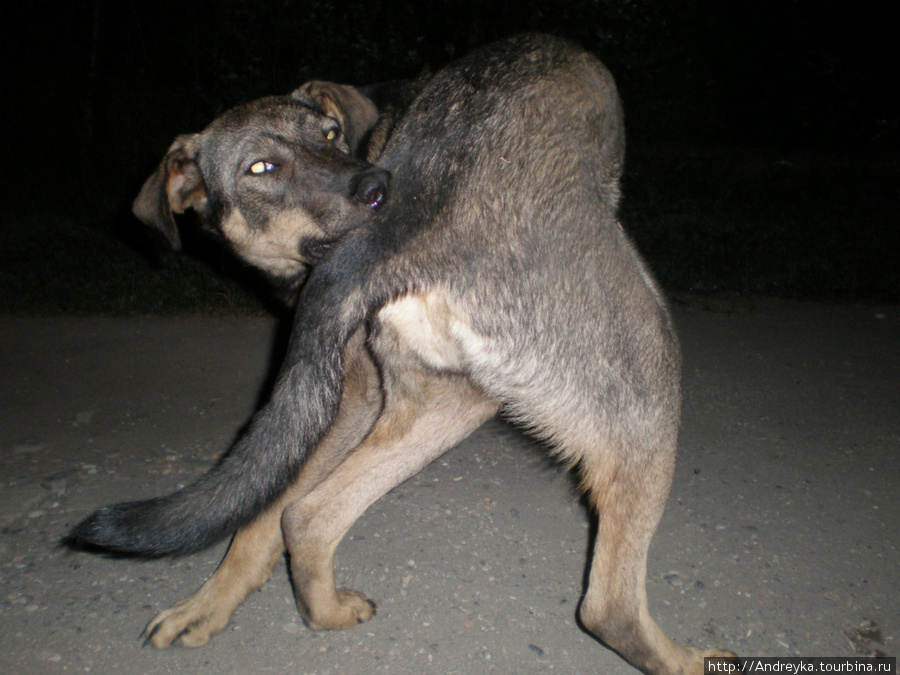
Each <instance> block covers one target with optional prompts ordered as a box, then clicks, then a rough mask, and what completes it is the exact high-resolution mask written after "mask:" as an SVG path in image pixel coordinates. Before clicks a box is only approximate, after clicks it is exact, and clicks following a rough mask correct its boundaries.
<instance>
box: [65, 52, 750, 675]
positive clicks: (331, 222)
mask: <svg viewBox="0 0 900 675" xmlns="http://www.w3.org/2000/svg"><path fill="white" fill-rule="evenodd" d="M317 91H318V92H325V95H324V96H320V94H319V93H317ZM343 91H344V93H347V92H346V90H343ZM327 92H328V87H327V86H326V87H320V88H317V87H316V86H313V87H311V88H310V89H308V90H306V91H304V90H303V89H301V90H300V92H299V93H297V94H295V95H294V97H292V98H291V99H290V100H289V101H285V100H284V99H268V100H266V101H265V102H263V103H261V104H256V105H251V106H250V107H249V108H244V109H241V112H239V113H237V114H228V113H226V115H225V116H224V118H223V120H220V121H217V122H214V123H213V125H212V126H211V127H210V129H208V130H207V131H205V132H203V133H202V134H200V136H199V137H198V138H194V139H193V140H192V142H190V143H187V142H182V144H181V145H180V146H179V142H178V141H176V146H177V147H173V151H170V153H169V155H167V158H166V160H164V162H163V166H162V168H161V171H160V172H159V173H158V174H157V175H156V176H155V177H152V178H151V179H150V181H148V186H149V187H146V186H145V189H144V191H142V194H141V197H139V200H138V202H139V203H138V204H137V205H136V211H137V212H138V214H139V215H143V217H144V219H145V220H148V221H149V222H151V223H153V224H155V225H156V226H160V227H162V228H163V229H164V231H165V228H167V227H169V219H171V214H170V213H166V210H167V209H169V210H170V211H171V210H174V211H176V212H177V211H179V210H184V209H185V208H193V209H195V210H197V211H198V212H200V215H201V218H202V219H203V220H204V221H206V222H208V223H210V224H211V226H212V227H215V228H218V230H219V231H220V232H221V233H222V234H223V236H224V237H225V238H226V240H228V241H229V242H230V243H231V244H232V246H233V247H234V248H235V250H236V252H237V253H238V255H240V256H242V257H243V258H245V259H246V260H248V261H249V262H251V263H252V264H255V265H258V266H260V267H262V268H263V269H264V270H266V271H267V272H268V273H269V274H270V275H273V276H275V277H278V278H280V279H282V281H283V282H284V283H286V284H287V285H288V286H291V285H292V284H294V283H296V282H295V281H293V279H294V278H295V277H296V276H298V275H300V274H301V272H300V271H299V270H300V268H301V267H303V266H304V265H305V264H307V263H310V262H312V263H314V264H313V267H312V270H311V272H310V273H309V276H308V278H307V279H306V281H305V283H304V284H303V286H302V290H301V291H300V295H299V301H298V304H297V309H296V314H295V323H294V331H293V333H292V336H291V342H290V345H289V348H288V354H287V357H286V359H285V363H284V365H283V367H282V371H281V374H280V375H279V379H278V382H277V384H276V388H275V390H274V392H273V395H272V397H271V399H270V401H269V403H268V404H267V405H266V406H265V407H264V408H263V409H262V410H261V411H260V412H259V413H258V414H257V416H256V417H255V418H254V420H253V422H252V424H251V425H250V428H249V430H248V432H247V433H246V435H245V436H244V437H242V439H241V440H240V441H239V442H238V443H237V444H236V445H235V446H234V447H233V448H232V450H231V452H230V453H229V454H227V455H226V456H225V457H224V458H223V460H222V461H221V462H220V463H219V464H217V465H216V466H215V467H214V468H213V469H211V470H210V472H209V473H207V474H206V475H205V476H203V477H201V478H200V479H199V480H198V481H197V482H196V483H194V484H192V485H190V486H188V487H186V488H184V489H183V490H180V491H178V492H175V493H173V494H172V495H169V496H167V497H163V498H157V499H152V500H145V501H140V502H129V503H124V504H117V505H113V506H110V507H106V508H104V509H100V510H99V511H97V512H95V513H94V514H92V515H91V516H89V517H88V518H87V519H86V520H84V521H83V522H82V523H80V524H79V525H78V526H76V527H75V528H74V529H73V530H72V532H71V534H70V538H69V541H70V543H73V544H74V545H81V546H90V547H99V548H103V549H107V550H111V551H116V552H120V553H127V554H133V555H141V556H159V555H179V554H184V553H188V552H191V551H194V550H197V549H199V548H202V547H204V546H206V545H208V544H210V543H212V542H213V541H215V540H218V539H220V538H222V537H224V536H226V535H228V534H230V533H233V532H235V531H236V530H237V531H238V532H237V534H236V535H235V538H234V540H233V542H232V545H231V547H230V549H229V551H228V553H227V555H226V558H225V560H224V561H223V563H222V566H221V567H220V568H219V570H218V571H217V572H216V573H215V575H213V577H211V578H210V580H209V581H207V583H206V584H205V585H204V586H203V587H202V588H201V589H200V591H198V592H197V593H196V594H195V595H194V596H192V597H191V598H189V599H188V600H185V601H183V602H182V603H179V604H178V605H176V606H175V607H173V608H171V609H170V610H167V611H166V612H163V613H162V614H161V615H160V616H158V617H157V618H156V619H154V620H153V621H152V622H151V623H150V625H149V626H148V628H147V634H148V639H149V640H150V642H151V643H152V644H154V645H156V646H168V645H169V644H171V643H172V642H173V641H175V640H176V639H180V641H181V642H182V643H183V644H188V645H198V644H203V643H204V642H206V640H208V639H209V637H210V636H211V635H212V634H213V633H215V632H216V631H217V630H220V629H221V628H222V627H223V626H224V625H225V624H226V623H227V620H228V617H229V616H230V614H231V612H232V611H233V610H234V608H235V607H236V606H237V605H238V604H239V603H240V602H241V600H243V598H244V597H245V596H246V595H247V593H248V592H249V591H250V590H252V589H254V588H257V587H258V586H259V585H260V584H262V583H263V582H264V581H265V579H266V578H267V577H268V575H269V573H270V572H271V569H272V566H273V565H274V563H275V561H277V559H278V557H279V556H280V555H281V552H282V550H283V549H282V546H285V547H286V548H287V551H288V553H289V557H290V567H291V574H292V580H293V583H294V590H295V595H296V599H297V605H298V608H299V609H300V611H301V612H302V613H303V614H304V616H305V618H306V620H307V622H308V623H309V625H310V626H311V627H313V628H347V627H350V626H353V625H355V624H357V623H359V622H361V621H365V620H367V619H369V618H370V617H371V616H372V615H373V613H374V605H373V604H372V602H371V601H370V600H368V598H366V597H365V596H364V595H362V594H361V593H358V592H356V591H338V590H336V585H335V579H334V567H333V557H334V552H335V549H336V547H337V545H338V544H339V542H340V541H341V539H342V537H343V536H344V534H345V533H346V532H347V530H348V529H349V528H350V527H351V525H352V524H353V523H354V522H355V521H356V520H357V518H358V517H359V516H360V515H361V514H362V513H363V512H364V511H365V510H366V508H368V507H369V506H370V505H371V504H372V503H374V502H375V501H376V500H377V499H379V498H380V497H381V496H382V495H384V494H385V493H387V492H388V491H389V490H390V489H391V488H393V487H394V486H396V485H398V484H399V483H400V482H402V481H403V480H405V479H407V478H409V477H410V476H412V475H414V474H415V473H417V472H418V471H420V470H421V469H422V468H423V467H424V466H426V465H427V464H428V463H429V462H431V461H432V460H434V459H435V458H436V457H438V456H440V455H441V454H442V453H443V452H445V451H446V450H447V449H449V448H450V447H452V446H453V445H455V444H456V443H458V442H459V441H460V440H462V439H463V438H465V437H466V436H467V435H468V434H469V433H471V432H472V431H473V430H474V429H475V428H477V427H478V426H479V425H480V424H482V423H483V422H484V421H485V420H487V419H489V418H491V417H493V416H494V415H496V414H497V413H498V412H501V413H502V414H504V415H505V416H506V417H507V418H509V419H510V420H512V421H514V422H516V423H518V424H520V425H521V426H523V427H525V428H526V429H527V430H528V431H530V432H531V433H532V434H533V435H535V436H537V437H538V438H540V439H542V440H544V441H545V442H546V443H547V444H548V446H549V447H550V448H551V449H552V452H553V455H554V456H555V457H556V458H558V459H559V460H560V461H562V462H564V463H565V464H566V465H568V466H569V467H571V468H572V469H573V470H574V471H576V472H577V473H578V476H579V479H580V486H581V488H582V489H583V491H584V493H585V495H586V497H587V500H588V502H589V504H590V505H591V507H592V509H593V510H594V511H596V513H597V515H598V516H599V524H598V529H597V536H596V541H595V545H594V551H593V556H592V559H591V563H590V570H589V573H588V585H587V588H586V590H585V593H584V596H583V598H582V600H581V603H580V606H579V609H578V612H579V616H580V619H581V621H582V624H583V625H584V626H585V627H586V628H587V629H588V630H590V631H591V632H592V633H593V634H594V635H596V636H597V637H598V638H599V639H601V640H602V641H603V642H605V643H606V644H607V645H608V646H609V647H611V648H612V649H614V650H616V651H617V652H618V653H619V654H620V655H622V656H623V657H624V658H625V659H626V660H628V661H629V662H630V663H631V664H633V665H634V666H635V667H637V668H639V669H640V670H642V671H644V672H647V673H655V674H662V673H702V672H706V670H705V663H704V661H705V659H718V660H731V659H733V658H735V657H734V655H733V654H730V653H729V652H724V651H719V650H707V651H701V650H697V649H693V648H689V647H684V646H680V645H677V644H675V643H673V642H672V641H671V640H669V639H668V638H667V637H666V636H665V635H664V633H663V632H662V631H661V629H660V628H659V627H658V626H657V625H656V623H655V622H654V621H653V620H652V619H651V618H650V615H649V611H648V607H647V597H646V590H645V582H644V579H645V576H646V562H647V553H648V548H649V544H650V539H651V537H652V535H653V533H654V531H655V529H656V527H657V524H658V522H659V519H660V517H661V515H662V511H663V508H664V505H665V502H666V499H667V495H668V492H669V487H670V484H671V480H672V474H673V468H674V461H675V450H676V445H677V435H678V427H679V420H680V408H681V399H680V355H679V349H678V344H677V339H676V336H675V332H674V329H673V326H672V323H671V320H670V317H669V314H668V310H667V308H666V304H665V302H664V300H663V297H662V294H661V292H660V291H659V289H658V288H657V286H656V283H655V282H654V280H653V278H652V276H651V275H650V273H649V271H648V270H647V268H646V266H645V264H644V263H643V261H642V260H641V258H640V257H639V255H638V253H637V252H636V250H635V249H634V247H633V245H632V244H631V242H630V241H629V239H628V238H627V236H626V235H625V233H624V231H623V230H622V228H621V226H620V225H619V223H618V221H617V219H616V212H617V206H618V202H619V197H620V189H619V181H620V178H621V173H622V166H623V158H624V123H623V116H622V110H621V105H620V102H619V98H618V94H617V92H616V88H615V84H614V81H613V79H612V76H611V75H610V74H609V72H608V71H607V70H606V69H605V68H604V67H603V65H602V64H601V63H600V62H599V61H597V60H596V59H595V58H594V57H593V56H591V55H590V54H588V53H586V52H584V51H583V50H581V49H579V48H577V47H575V46H573V45H571V44H570V43H568V42H566V41H563V40H560V39H557V38H552V37H548V36H541V35H526V36H519V37H516V38H511V39H508V40H506V41H503V42H499V43H496V44H494V45H490V46H488V47H485V48H482V49H480V50H477V51H475V52H473V53H472V54H470V55H469V56H467V57H465V58H463V59H461V60H460V61H458V62H456V63H454V64H451V65H450V66H448V67H446V68H445V69H444V70H442V71H440V72H438V73H437V74H436V75H434V76H433V77H432V78H430V79H429V80H428V82H427V83H426V84H425V85H424V86H423V87H422V88H421V90H420V91H419V92H418V94H417V95H416V96H415V98H414V100H413V101H412V103H411V104H410V105H409V106H408V108H406V110H405V112H404V113H403V114H402V115H400V117H399V118H398V119H397V120H396V121H395V124H392V125H391V129H392V130H391V132H390V134H389V138H388V139H387V141H386V144H384V145H383V148H381V149H380V150H379V153H378V157H377V161H375V162H374V163H372V162H364V161H361V160H359V159H357V158H356V157H354V150H353V148H354V144H355V143H357V142H358V141H357V140H356V139H357V138H361V136H360V134H359V129H371V128H374V126H377V117H378V115H377V113H374V114H373V111H372V110H368V112H367V113H365V114H362V115H360V112H359V110H355V111H353V112H351V113H350V114H349V116H348V115H347V113H346V110H345V109H343V108H341V106H340V105H332V104H333V103H334V102H335V98H334V97H333V96H329V95H328V94H327ZM351 93H352V92H351ZM310 94H312V96H310ZM316 96H320V98H321V99H322V100H320V101H316V100H315V99H316ZM294 106H300V107H304V106H305V107H304V109H303V111H302V114H299V115H298V114H297V113H298V111H299V110H300V108H298V107H294ZM339 108H340V109H339ZM287 111H290V114H288V112H287ZM335 123H336V126H335ZM373 125H374V126H373ZM338 137H340V138H346V139H347V140H346V141H344V143H343V144H336V143H334V139H335V138H338ZM323 139H324V140H323ZM172 152H174V153H175V154H174V156H173V154H172ZM173 157H175V159H173ZM154 195H155V199H154ZM152 204H156V206H155V207H153V208H147V207H148V205H152ZM298 251H301V252H302V253H298ZM304 276H305V274H304ZM239 528H240V529H239ZM279 528H280V530H279Z"/></svg>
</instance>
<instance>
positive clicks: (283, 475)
mask: <svg viewBox="0 0 900 675" xmlns="http://www.w3.org/2000/svg"><path fill="white" fill-rule="evenodd" d="M358 244H359V245H362V246H365V243H364V242H358ZM341 248H345V247H338V249H337V250H336V251H335V254H336V255H335V258H336V259H335V260H334V261H326V262H324V263H323V264H322V265H321V266H320V267H319V268H318V269H316V270H315V271H314V272H313V274H312V275H311V277H310V279H309V281H308V283H307V287H306V288H305V289H304V293H303V295H302V297H301V301H300V304H299V307H298V310H297V317H296V319H295V323H294V332H293V334H292V336H291V345H290V348H289V350H288V357H287V358H286V360H285V366H283V368H282V372H281V374H280V376H279V380H278V383H277V385H276V387H275V391H274V393H273V395H272V398H271V400H270V401H269V403H268V404H267V405H266V406H265V407H264V408H263V409H262V410H261V411H260V412H259V413H258V414H257V415H256V417H254V419H253V421H252V423H251V425H250V429H249V431H248V432H247V434H246V435H245V436H244V437H243V438H241V440H240V441H238V443H237V444H236V445H235V446H234V447H233V448H232V449H231V451H230V452H229V453H228V454H227V455H226V456H225V457H224V458H223V459H222V461H220V462H219V463H218V464H217V465H216V466H215V467H213V468H212V469H211V470H210V471H209V472H208V473H207V474H205V475H204V476H202V477H201V478H200V479H199V480H197V481H196V482H195V483H193V484H191V485H189V486H187V487H185V488H183V489H181V490H178V491H177V492H174V493H172V494H170V495H168V496H166V497H158V498H155V499H148V500H144V501H134V502H125V503H121V504H114V505H112V506H107V507H104V508H102V509H99V510H97V511H95V512H94V513H93V514H91V515H90V516H88V517H87V518H86V519H85V520H83V521H82V522H81V523H79V524H78V525H76V526H75V527H74V528H73V529H72V531H71V532H70V534H69V536H68V537H67V538H66V539H65V541H64V543H66V544H67V545H69V546H72V547H74V548H81V549H88V550H93V549H101V550H106V551H109V552H113V553H118V554H124V555H135V556H141V557H161V556H169V555H183V554H187V553H192V552H195V551H199V550H200V549H202V548H204V547H206V546H209V545H211V544H213V543H215V542H216V541H218V540H220V539H222V538H224V537H226V536H228V535H230V534H232V533H234V532H235V531H236V530H237V529H238V528H240V527H241V526H243V525H245V524H247V523H248V522H250V520H252V519H253V518H254V517H255V516H256V515H257V514H258V513H260V512H261V511H262V510H263V509H264V508H265V507H266V506H267V505H268V504H270V503H271V502H273V501H274V500H275V499H276V498H277V497H278V496H279V495H280V494H281V493H282V492H283V491H284V490H285V489H286V488H287V487H288V485H290V483H291V481H293V479H294V478H295V477H296V476H297V474H298V472H299V471H300V467H301V466H302V463H303V460H304V458H305V457H306V455H307V454H308V453H309V451H310V450H312V449H313V448H314V447H315V446H316V444H317V443H318V442H319V441H320V440H321V439H322V437H323V436H324V435H325V433H326V432H327V430H328V428H329V426H330V425H331V423H332V421H333V420H334V417H335V415H336V414H337V410H338V407H339V404H340V398H341V393H342V388H343V387H342V385H343V352H344V347H345V345H346V343H347V340H348V339H349V337H350V335H351V334H352V333H353V332H354V331H355V329H356V328H357V327H358V326H359V325H360V324H361V323H362V321H363V320H365V318H366V315H367V314H368V313H369V311H371V310H372V309H373V308H374V306H375V304H377V300H376V299H375V298H374V297H371V298H369V301H368V302H365V301H363V302H359V300H360V299H362V298H363V295H364V294H361V293H358V292H357V293H351V291H352V290H357V289H358V288H359V283H360V280H361V279H363V278H364V277H365V273H366V270H365V269H363V268H366V267H367V266H368V265H367V263H370V262H372V257H371V256H369V255H363V256H359V255H358V254H355V253H354V251H353V248H354V247H353V246H352V245H351V246H350V247H349V248H350V250H349V251H346V250H345V253H346V255H340V249H341ZM329 263H332V264H329ZM348 265H349V267H348ZM354 272H355V273H354ZM351 297H355V298H357V302H356V304H354V303H353V302H352V301H351V300H349V298H351Z"/></svg>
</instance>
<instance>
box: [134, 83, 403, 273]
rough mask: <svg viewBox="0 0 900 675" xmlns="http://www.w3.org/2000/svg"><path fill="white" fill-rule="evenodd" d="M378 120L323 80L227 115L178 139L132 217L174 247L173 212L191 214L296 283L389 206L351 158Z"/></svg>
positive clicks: (380, 185) (378, 184)
mask: <svg viewBox="0 0 900 675" xmlns="http://www.w3.org/2000/svg"><path fill="white" fill-rule="evenodd" d="M377 118H378V111H377V109H376V108H375V106H374V104H373V103H372V102H371V101H369V100H368V99H366V98H365V97H364V96H363V95H362V94H360V93H359V92H358V91H357V90H355V89H353V88H352V87H346V86H342V85H335V84H331V83H326V82H311V83H308V84H306V85H304V86H303V87H301V88H300V89H298V90H297V91H295V92H294V93H293V94H292V95H291V96H282V97H271V98H265V99H260V100H258V101H253V102H251V103H248V104H245V105H242V106H238V107H236V108H232V109H231V110H228V111H227V112H225V113H224V114H223V115H222V116H221V117H219V118H217V119H216V120H215V121H214V122H213V123H212V124H210V125H209V126H208V127H207V128H206V129H205V130H204V131H202V132H200V133H198V134H188V135H184V136H179V137H178V138H176V139H175V142H174V143H173V144H172V146H171V147H170V148H169V151H168V152H167V153H166V156H165V157H164V158H163V161H162V163H161V164H160V167H159V169H158V170H157V171H156V172H155V173H154V174H153V175H152V176H150V178H149V179H148V180H147V182H146V183H144V186H143V188H142V189H141V192H140V194H139V195H138V197H137V199H136V200H135V202H134V206H133V211H134V214H135V215H136V216H137V217H138V218H139V219H140V220H142V221H143V222H145V223H146V224H148V225H150V226H152V227H154V228H156V229H158V230H159V231H160V232H162V233H163V235H165V237H166V239H168V241H169V243H170V244H171V245H172V246H173V247H174V248H179V246H180V241H181V240H180V237H179V234H178V227H177V225H176V223H175V219H174V216H173V214H178V213H184V212H185V211H187V210H189V209H193V210H194V211H196V212H197V213H198V214H199V216H200V220H201V222H202V224H203V226H204V227H205V228H207V229H210V230H212V231H214V232H217V233H219V234H221V235H222V236H223V237H224V238H225V240H226V241H227V242H228V244H229V245H230V246H231V247H232V248H233V249H234V251H235V252H236V253H237V255H238V256H240V257H241V258H243V259H244V260H246V261H247V262H248V263H250V264H251V265H253V266H255V267H257V268H259V269H261V270H262V271H264V272H266V273H267V274H269V275H270V276H272V277H274V278H276V279H279V280H282V281H290V280H292V279H296V278H298V277H302V275H303V274H304V272H305V270H306V266H307V265H309V264H314V263H315V262H316V260H318V259H319V258H321V257H322V256H323V255H324V254H325V253H326V252H327V250H328V249H329V248H330V246H331V244H332V243H333V242H334V241H335V240H337V239H338V238H339V237H340V236H341V235H342V234H344V233H345V232H346V231H348V230H349V229H352V228H353V227H355V226H358V225H359V224H361V223H363V222H365V221H366V219H367V217H368V214H370V213H372V212H373V211H375V210H377V209H378V208H379V207H380V206H381V204H382V203H383V202H384V200H385V199H387V190H388V179H389V175H388V173H387V172H386V171H384V170H382V169H379V168H376V167H374V166H372V165H371V164H368V163H367V162H364V161H362V160H360V159H358V158H357V156H356V155H357V151H358V150H359V146H360V143H361V142H362V140H363V138H364V137H365V135H366V134H367V133H368V131H369V130H370V129H371V128H372V126H374V124H375V122H376V121H377Z"/></svg>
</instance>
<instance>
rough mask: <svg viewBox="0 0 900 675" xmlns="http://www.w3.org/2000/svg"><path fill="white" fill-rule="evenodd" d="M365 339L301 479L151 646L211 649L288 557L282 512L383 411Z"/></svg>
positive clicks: (353, 349)
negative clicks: (243, 605) (213, 639)
mask: <svg viewBox="0 0 900 675" xmlns="http://www.w3.org/2000/svg"><path fill="white" fill-rule="evenodd" d="M364 340H365V335H364V331H362V330H360V331H359V332H358V333H357V334H356V335H354V336H353V338H351V340H350V342H349V343H348V344H347V349H346V364H347V366H346V369H345V372H346V376H345V378H344V394H343V397H342V398H341V408H340V411H339V412H338V415H337V418H336V419H335V422H334V425H333V426H332V428H331V431H330V432H329V433H328V435H327V436H326V437H325V438H324V439H323V440H322V442H321V443H320V444H319V445H318V446H317V447H316V450H315V452H313V453H312V454H311V455H310V456H309V458H308V459H307V461H306V463H305V464H304V466H303V469H302V470H301V472H300V475H299V476H298V477H297V480H295V481H294V483H293V484H292V485H291V487H290V488H288V490H287V492H285V494H284V495H282V496H281V498H280V499H278V501H276V502H275V503H274V504H272V506H270V507H269V508H268V509H266V511H265V512H263V513H262V514H260V515H259V516H258V517H257V519H256V520H254V521H253V522H251V523H250V524H249V525H247V526H245V527H243V528H241V529H240V530H239V531H238V532H237V534H235V536H234V538H233V539H232V541H231V545H230V546H229V548H228V553H226V555H225V558H224V559H223V560H222V563H221V564H220V565H219V568H218V569H217V570H216V572H215V574H213V575H212V576H211V577H210V578H209V579H208V580H207V581H206V583H205V584H203V586H202V587H201V588H200V590H198V591H197V592H196V593H195V594H194V595H192V596H191V597H189V598H186V599H185V600H182V601H181V602H179V603H178V604H176V605H174V606H173V607H171V608H170V609H167V610H166V611H164V612H162V613H160V614H159V615H158V616H156V618H154V619H153V620H152V621H151V622H150V623H149V624H148V625H147V628H146V629H145V634H146V636H147V642H148V643H149V644H151V645H153V646H154V647H160V648H162V647H168V646H170V645H171V644H172V643H173V642H179V643H180V644H182V645H184V646H186V647H200V646H202V645H205V644H206V643H207V642H208V641H209V639H210V638H211V637H212V636H213V635H215V634H216V633H218V632H219V631H221V630H222V629H223V628H224V627H225V626H226V625H228V621H229V619H230V618H231V615H232V614H233V613H234V611H235V610H236V609H237V608H238V606H239V605H240V604H241V603H242V602H243V601H244V599H245V598H246V597H247V596H248V595H249V594H250V593H252V592H253V591H255V590H257V589H258V588H260V587H261V586H262V585H263V584H264V583H265V582H266V580H267V579H268V578H269V576H270V575H271V574H272V569H273V568H274V567H275V564H276V563H277V562H278V559H279V558H280V557H281V555H282V553H283V552H284V539H283V537H282V534H281V513H282V511H283V510H284V508H285V506H287V505H288V504H290V503H291V502H294V501H296V500H298V499H300V498H301V497H303V496H304V495H305V494H307V493H308V492H310V490H312V489H313V488H315V486H316V485H318V484H319V483H320V482H321V481H322V480H323V479H324V478H325V477H326V476H327V475H328V474H329V473H331V472H332V471H334V469H335V467H337V466H338V464H340V463H341V461H343V459H344V458H345V457H346V455H347V453H348V452H349V451H350V450H352V449H353V448H355V447H356V446H357V445H359V443H360V442H362V440H363V438H365V436H366V434H367V433H368V432H369V430H370V429H371V428H372V425H373V424H374V423H375V419H376V417H377V415H378V413H379V412H380V411H381V404H382V400H381V383H380V379H379V375H378V372H377V370H376V369H375V365H374V363H373V362H372V358H371V356H370V355H369V353H368V351H367V350H366V348H365V345H364Z"/></svg>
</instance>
